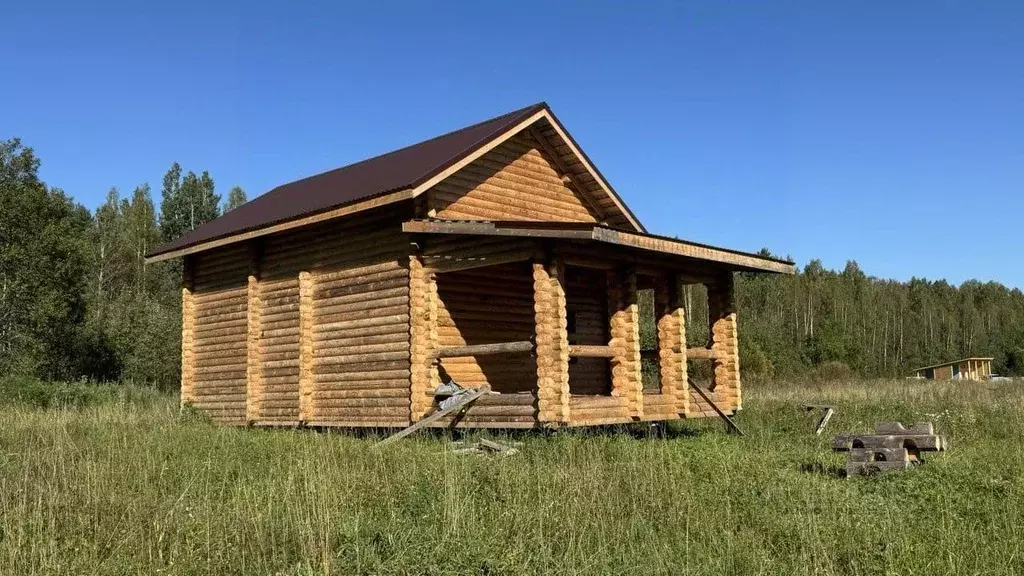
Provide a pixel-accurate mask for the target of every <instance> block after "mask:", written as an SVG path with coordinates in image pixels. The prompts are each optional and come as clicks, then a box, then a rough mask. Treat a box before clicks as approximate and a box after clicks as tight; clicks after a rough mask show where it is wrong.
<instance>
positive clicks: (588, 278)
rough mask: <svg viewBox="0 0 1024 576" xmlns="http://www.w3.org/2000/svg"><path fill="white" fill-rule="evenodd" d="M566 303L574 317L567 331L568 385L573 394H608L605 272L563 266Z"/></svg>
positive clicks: (609, 374) (609, 378)
mask: <svg viewBox="0 0 1024 576" xmlns="http://www.w3.org/2000/svg"><path fill="white" fill-rule="evenodd" d="M565 269H566V275H565V280H566V287H565V299H566V306H567V307H568V309H569V310H571V311H572V314H573V315H574V317H575V318H574V320H575V329H576V330H575V333H570V334H569V343H570V346H569V355H570V357H572V358H573V360H572V361H571V362H570V363H569V388H570V391H571V392H572V394H573V395H577V394H608V393H609V392H610V387H611V373H610V371H609V366H608V365H609V355H608V354H606V353H604V350H603V349H607V348H608V339H609V331H608V288H607V286H606V284H605V283H606V278H605V272H604V271H603V270H593V269H588V268H579V267H574V266H566V267H565Z"/></svg>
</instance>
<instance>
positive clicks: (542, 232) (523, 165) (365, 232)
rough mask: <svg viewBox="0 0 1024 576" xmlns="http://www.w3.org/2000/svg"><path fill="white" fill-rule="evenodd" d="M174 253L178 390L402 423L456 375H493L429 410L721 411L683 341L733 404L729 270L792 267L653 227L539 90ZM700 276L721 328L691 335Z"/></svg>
mask: <svg viewBox="0 0 1024 576" xmlns="http://www.w3.org/2000/svg"><path fill="white" fill-rule="evenodd" d="M708 217H711V218H715V217H717V216H716V215H714V214H710V215H709V216H708ZM722 221H723V222H726V221H728V219H727V218H723V219H722ZM169 258H183V259H184V266H183V270H184V278H183V282H182V314H183V315H182V349H181V372H182V374H181V400H182V403H183V404H188V405H191V406H194V407H195V408H197V409H199V410H202V411H204V412H206V413H207V414H209V415H210V416H211V417H212V418H213V419H214V420H215V421H217V422H220V423H224V424H234V425H255V426H295V425H303V426H344V427H349V426H387V427H395V426H406V425H409V424H410V423H412V422H416V421H418V420H421V419H422V418H424V417H425V416H426V415H428V414H430V413H431V412H432V411H434V410H435V409H436V406H437V403H436V401H435V398H434V396H433V391H434V390H435V388H436V387H437V385H438V384H439V383H440V382H443V381H447V380H448V379H451V380H454V381H455V382H457V383H458V384H460V385H462V386H464V387H468V388H476V387H480V386H483V385H488V386H490V388H491V390H493V391H494V392H498V393H499V394H490V395H485V396H483V397H481V398H480V399H478V400H477V401H476V402H475V403H474V404H473V405H472V406H471V407H470V408H469V409H468V410H466V411H465V412H464V413H462V414H460V415H459V416H457V417H452V416H449V417H447V419H442V420H439V421H437V422H435V425H438V426H448V425H457V426H460V427H491V428H533V427H561V426H587V425H598V424H613V423H625V422H634V421H640V420H669V419H676V418H687V417H702V416H711V415H715V410H714V408H713V407H712V406H710V405H709V404H708V403H707V402H706V401H705V400H704V399H703V398H702V397H701V396H700V395H699V394H698V393H697V392H696V391H694V390H692V389H691V387H690V383H689V380H688V378H687V361H688V360H704V361H709V362H711V363H712V365H713V369H712V373H713V380H712V383H711V385H710V387H709V388H710V399H711V401H713V402H714V403H715V406H716V407H717V408H718V409H719V410H721V411H724V412H727V413H733V412H735V411H736V410H739V409H740V407H741V393H740V369H739V344H738V342H739V341H738V328H737V320H736V309H735V303H734V295H733V273H734V272H736V271H743V272H750V273H758V272H760V273H777V274H792V273H793V272H794V268H793V264H792V263H791V262H786V261H782V260H777V259H774V258H767V257H763V256H759V255H756V254H748V253H744V252H739V251H736V250H729V249H724V248H715V247H712V246H706V245H702V244H696V243H693V242H686V241H683V240H678V239H673V238H665V237H660V236H654V235H651V234H648V233H646V231H645V230H644V228H643V226H642V225H641V224H640V222H639V221H638V220H637V218H636V216H635V215H634V214H633V213H632V212H631V211H630V210H629V208H628V207H627V206H626V205H625V203H624V202H623V201H622V199H621V198H620V197H619V195H618V194H617V193H616V192H615V190H614V189H613V188H612V187H611V185H610V184H609V183H608V182H607V181H606V180H605V179H604V177H603V176H602V175H601V173H600V172H599V171H598V170H597V168H596V167H594V165H593V164H592V163H591V161H590V159H589V158H588V157H587V156H586V154H584V153H583V151H582V150H581V149H580V148H579V146H578V145H577V144H576V142H575V141H574V140H573V138H572V137H571V136H570V135H569V134H568V132H567V131H566V130H565V128H563V127H562V125H561V123H560V122H559V121H558V119H557V118H556V117H555V115H554V114H553V113H552V112H551V110H550V109H549V108H548V106H547V105H546V104H543V103H541V104H536V105H534V106H530V107H527V108H524V109H522V110H517V111H515V112H511V113H509V114H506V115H504V116H500V117H497V118H494V119H492V120H488V121H486V122H482V123H480V124H475V125H473V126H470V127H468V128H463V129H461V130H457V131H455V132H452V133H449V134H446V135H444V136H440V137H437V138H434V139H431V140H427V141H425V142H421V143H419V144H416V145H413V146H409V147H407V148H403V149H400V150H397V151H394V152H390V153H388V154H384V155H382V156H378V157H375V158H371V159H369V160H364V161H362V162H358V163H356V164H352V165H349V166H346V167H343V168H338V169H336V170H332V171H330V172H325V173H323V174H319V175H316V176H312V177H309V178H305V179H303V180H299V181H297V182H293V183H291V184H286V185H284V186H280V187H278V188H275V189H274V190H271V191H270V192H268V193H266V194H264V195H262V196H259V197H257V198H255V199H254V200H252V201H251V202H248V203H247V204H245V205H243V206H241V207H239V208H237V209H235V210H232V211H231V212H228V213H227V214H225V215H224V216H221V217H220V218H218V219H216V220H213V221H211V222H208V223H206V224H204V225H202V226H200V227H199V228H197V229H196V230H194V231H192V232H191V233H189V234H187V235H185V236H183V237H182V238H179V239H177V240H174V241H172V242H170V243H168V244H165V245H163V246H160V247H158V248H157V249H156V250H155V251H154V252H153V253H151V254H149V255H148V261H150V262H153V261H159V260H166V259H169ZM692 284H701V285H703V286H705V287H706V288H707V293H708V305H709V319H710V324H711V325H710V334H711V335H710V338H709V340H708V341H707V342H705V343H702V344H701V345H700V346H697V347H694V348H688V347H687V343H686V333H685V329H686V323H685V314H686V310H684V308H683V304H684V300H685V299H684V298H683V293H684V289H685V287H686V286H687V285H692ZM644 290H650V291H652V292H653V297H654V302H655V308H656V310H655V312H654V318H652V320H653V321H655V322H656V324H657V328H658V344H657V347H658V356H657V359H658V362H659V366H660V378H659V379H658V382H657V385H656V386H645V385H644V382H643V378H644V376H643V371H642V370H641V350H640V337H639V327H640V322H641V318H640V309H639V305H638V294H639V293H640V292H642V291H644ZM651 384H653V382H652V383H651Z"/></svg>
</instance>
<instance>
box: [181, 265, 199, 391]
mask: <svg viewBox="0 0 1024 576" xmlns="http://www.w3.org/2000/svg"><path fill="white" fill-rule="evenodd" d="M195 268H196V257H195V256H185V261H184V263H183V265H182V276H181V406H182V407H184V406H185V405H186V404H190V403H191V402H192V401H193V400H194V399H195V398H194V394H195V381H196V362H195V348H194V346H195V329H196V301H195V295H194V294H193V290H194V289H195V280H194V278H195Z"/></svg>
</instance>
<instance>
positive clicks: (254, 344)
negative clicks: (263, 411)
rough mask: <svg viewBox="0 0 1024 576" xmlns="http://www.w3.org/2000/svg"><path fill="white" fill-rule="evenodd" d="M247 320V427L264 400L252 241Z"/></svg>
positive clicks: (257, 275) (256, 266)
mask: <svg viewBox="0 0 1024 576" xmlns="http://www.w3.org/2000/svg"><path fill="white" fill-rule="evenodd" d="M248 290H249V292H248V305H247V307H246V318H247V320H248V323H247V328H246V337H245V382H246V386H245V419H246V421H247V422H248V423H249V424H253V423H255V422H256V421H257V420H259V418H260V407H261V405H262V401H263V390H264V386H263V359H262V357H261V355H260V314H261V310H260V309H261V303H260V253H259V242H258V241H254V242H253V243H252V248H251V251H250V260H249V285H248Z"/></svg>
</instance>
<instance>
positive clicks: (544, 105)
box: [266, 100, 548, 194]
mask: <svg viewBox="0 0 1024 576" xmlns="http://www.w3.org/2000/svg"><path fill="white" fill-rule="evenodd" d="M534 108H536V109H537V110H538V111H539V110H541V109H547V108H548V104H547V102H545V101H543V100H542V101H540V102H537V103H535V104H531V105H529V106H525V107H523V108H520V109H518V110H513V111H511V112H506V113H505V114H500V115H498V116H495V117H493V118H489V119H487V120H483V121H480V122H477V123H475V124H470V125H469V126H463V127H462V128H458V129H456V130H452V131H450V132H445V133H444V134H439V135H437V136H434V137H433V138H427V139H426V140H420V141H419V142H413V143H412V144H409V145H407V146H402V147H401V148H396V149H394V150H389V151H387V152H384V153H382V154H378V155H376V156H371V157H369V158H364V159H362V160H359V161H356V162H353V163H351V164H345V165H344V166H338V167H337V168H332V169H330V170H327V171H325V172H320V173H317V174H312V175H310V176H306V177H305V178H299V179H298V180H292V181H291V182H286V183H284V184H281V185H278V186H274V187H273V188H271V189H270V190H268V191H267V192H266V194H270V193H271V192H273V191H275V190H277V189H279V188H283V187H285V186H291V185H292V184H297V183H299V182H305V181H307V180H312V179H314V178H320V177H322V176H325V175H327V174H331V173H334V172H337V171H339V170H347V169H350V168H354V167H356V166H359V165H360V164H365V163H367V162H372V161H374V160H380V159H381V158H386V157H388V156H392V155H395V154H398V153H400V152H403V151H405V150H408V149H409V148H415V147H417V146H422V145H424V144H429V143H430V142H434V141H435V140H440V139H442V138H447V137H450V136H453V135H455V134H458V133H460V132H466V131H468V130H472V129H474V128H477V127H479V126H482V125H484V124H488V123H491V122H497V121H499V120H502V119H504V118H508V117H510V116H515V115H517V114H522V113H524V112H526V111H528V110H531V109H534ZM490 137H493V134H492V135H491V136H490ZM487 139H488V138H482V139H480V140H478V141H477V142H475V143H474V144H473V146H469V147H467V148H465V149H463V150H462V152H460V153H459V155H460V156H461V155H462V154H464V153H465V152H466V150H472V149H474V148H475V147H477V146H479V145H480V144H481V143H482V142H483V141H484V140H487ZM430 173H431V171H430V170H427V171H426V172H424V173H423V174H421V175H420V176H417V178H416V180H415V182H419V180H420V179H422V178H423V176H424V175H426V174H430Z"/></svg>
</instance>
